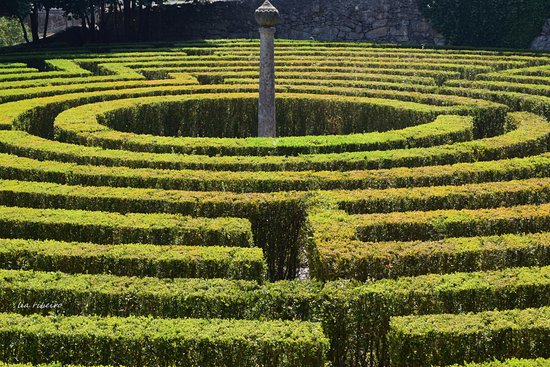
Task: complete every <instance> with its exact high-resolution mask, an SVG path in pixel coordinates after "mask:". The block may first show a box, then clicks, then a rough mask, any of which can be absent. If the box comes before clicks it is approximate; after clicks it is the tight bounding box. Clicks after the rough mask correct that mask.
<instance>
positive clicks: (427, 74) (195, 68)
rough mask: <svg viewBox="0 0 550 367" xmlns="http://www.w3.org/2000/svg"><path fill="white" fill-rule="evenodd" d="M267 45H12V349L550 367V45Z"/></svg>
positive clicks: (3, 137)
mask: <svg viewBox="0 0 550 367" xmlns="http://www.w3.org/2000/svg"><path fill="white" fill-rule="evenodd" d="M258 51H259V49H258V44H257V41H249V40H219V41H201V42H190V43H182V44H171V45H137V46H136V45H120V46H117V47H113V48H104V47H101V48H89V49H67V48H49V49H47V50H41V51H17V50H13V51H9V52H3V53H2V54H1V55H0V234H1V235H0V237H1V238H0V312H1V313H0V360H1V361H3V362H4V363H7V364H6V366H12V365H14V366H15V365H17V363H31V364H36V365H42V364H45V365H52V366H55V365H56V363H61V364H71V365H92V366H93V365H124V366H145V365H146V366H169V365H170V366H172V365H174V366H216V367H219V366H251V367H252V366H326V363H329V365H332V366H432V365H437V366H447V365H454V364H461V363H464V362H470V363H473V364H468V366H474V365H475V366H477V365H478V364H477V363H479V366H508V365H509V366H525V367H527V366H548V365H550V362H548V360H545V359H544V358H550V349H549V348H548V345H550V149H549V148H550V124H549V122H548V120H549V119H550V55H549V54H530V53H520V52H517V53H512V52H497V51H481V50H469V51H466V50H430V49H407V48H398V47H395V46H386V47H380V46H375V45H369V44H354V43H318V42H298V41H278V42H277V59H276V72H277V90H278V99H277V113H278V115H277V120H278V136H279V137H278V138H276V139H264V138H254V137H253V136H255V134H256V131H255V129H256V116H257V79H258V71H257V70H258ZM298 278H299V279H298ZM513 358H522V359H521V360H516V359H513ZM495 359H498V360H501V361H502V362H493V361H494V360H495ZM508 359H509V360H508ZM506 360H508V361H506ZM52 363H53V364H52Z"/></svg>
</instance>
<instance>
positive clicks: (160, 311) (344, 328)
mask: <svg viewBox="0 0 550 367" xmlns="http://www.w3.org/2000/svg"><path fill="white" fill-rule="evenodd" d="M0 279H1V281H0V290H1V292H0V298H3V299H4V301H2V302H0V304H1V305H2V307H3V308H2V310H3V311H17V312H23V313H35V312H52V311H53V312H55V313H59V314H99V315H124V316H126V315H129V314H132V315H154V316H158V317H214V318H216V317H223V318H254V319H255V318H261V319H298V320H316V321H319V322H321V323H322V325H323V328H324V330H325V333H326V335H327V336H328V337H329V338H330V340H331V356H332V357H331V359H332V360H337V361H339V363H340V364H342V365H363V364H365V363H367V362H371V363H372V362H373V361H375V360H376V361H379V362H383V361H385V360H386V358H387V354H386V353H387V351H386V344H385V335H386V333H387V330H388V325H389V320H390V317H391V316H395V315H408V314H432V313H444V312H452V313H460V312H466V311H483V310H491V309H494V308H501V309H502V308H507V309H511V308H516V307H520V306H521V307H540V306H545V305H548V304H550V292H549V290H550V267H548V266H547V267H543V268H512V269H504V270H499V271H492V272H478V273H455V274H448V275H435V274H432V275H427V276H420V277H414V278H400V279H397V280H382V281H377V282H371V283H366V284H365V283H356V282H349V281H338V282H329V283H327V284H326V285H325V286H324V287H323V285H322V284H320V283H316V282H308V281H294V282H287V281H284V282H277V283H266V284H265V285H259V284H258V283H256V282H247V281H229V280H219V279H217V280H215V279H214V280H198V279H174V280H168V279H164V280H163V279H154V278H143V279H137V278H126V277H115V276H110V275H66V274H62V273H43V272H28V271H9V270H3V271H0ZM41 304H46V305H48V304H50V305H59V304H61V306H56V307H53V306H52V307H50V308H48V307H46V308H40V305H41ZM21 305H23V306H25V307H23V308H22V309H21ZM26 305H28V307H27V306H26ZM35 306H36V307H35ZM368 355H370V356H371V357H370V359H368V360H367V357H366V356H368ZM373 358H374V359H373Z"/></svg>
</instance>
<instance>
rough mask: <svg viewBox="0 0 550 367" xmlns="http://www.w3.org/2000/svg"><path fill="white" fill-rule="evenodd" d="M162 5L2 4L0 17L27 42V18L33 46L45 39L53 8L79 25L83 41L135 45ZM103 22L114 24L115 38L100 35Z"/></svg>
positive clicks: (22, 0) (103, 1)
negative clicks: (17, 28) (13, 25)
mask: <svg viewBox="0 0 550 367" xmlns="http://www.w3.org/2000/svg"><path fill="white" fill-rule="evenodd" d="M162 5H163V0H2V1H0V17H7V18H14V19H18V20H19V22H20V24H21V26H22V27H23V28H22V29H23V33H24V36H25V38H26V39H27V41H28V37H27V34H26V29H25V27H24V23H25V19H26V18H27V17H29V19H30V28H31V34H32V41H33V42H34V43H39V41H40V40H41V39H44V38H46V36H47V30H48V20H49V13H50V10H51V9H54V8H56V9H62V10H63V11H64V12H65V14H66V15H68V16H71V17H72V18H75V19H79V20H80V21H81V23H82V29H83V33H82V35H83V38H84V39H88V40H92V41H95V40H107V39H109V40H112V39H115V40H123V41H139V40H143V39H145V38H146V34H147V30H148V24H149V21H148V19H149V14H150V13H151V12H152V11H153V7H154V6H162ZM40 11H44V12H45V26H44V28H43V29H42V30H39V24H38V14H39V12H40ZM107 18H108V19H109V21H111V22H113V23H114V26H113V27H111V29H116V32H115V33H117V34H108V32H107V31H102V27H101V25H102V23H103V22H105V21H106V19H107ZM40 31H42V32H40ZM40 33H42V34H40Z"/></svg>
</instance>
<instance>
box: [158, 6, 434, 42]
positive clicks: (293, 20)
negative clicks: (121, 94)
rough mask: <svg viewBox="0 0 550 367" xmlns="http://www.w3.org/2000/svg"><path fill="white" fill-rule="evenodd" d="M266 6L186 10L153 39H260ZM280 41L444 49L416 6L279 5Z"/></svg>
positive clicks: (171, 15)
mask: <svg viewBox="0 0 550 367" xmlns="http://www.w3.org/2000/svg"><path fill="white" fill-rule="evenodd" d="M262 2H263V0H241V1H230V2H227V1H226V2H214V3H211V4H204V5H196V4H195V5H181V6H179V7H173V9H170V11H167V12H159V13H156V14H153V18H152V19H151V21H152V23H153V24H154V26H153V27H151V29H152V31H153V33H152V34H151V36H152V38H153V39H169V40H170V39H172V40H175V39H201V38H250V37H254V38H257V37H258V29H257V26H256V23H255V21H254V17H253V15H254V10H255V9H256V8H257V7H258V6H259V5H260V4H261V3H262ZM272 3H273V5H275V6H276V7H277V8H278V9H279V11H280V12H281V17H282V20H281V24H280V25H279V26H278V27H277V35H276V36H277V37H279V38H290V39H317V40H324V41H344V40H345V41H375V42H392V43H394V42H399V43H415V44H423V43H425V44H438V45H440V44H443V43H444V39H443V37H442V36H441V35H439V34H438V33H437V32H436V31H434V29H433V28H432V27H431V25H430V23H429V22H428V21H427V20H426V19H425V18H424V17H423V16H422V14H420V12H419V10H418V8H417V6H416V0H362V1H357V0H273V1H272Z"/></svg>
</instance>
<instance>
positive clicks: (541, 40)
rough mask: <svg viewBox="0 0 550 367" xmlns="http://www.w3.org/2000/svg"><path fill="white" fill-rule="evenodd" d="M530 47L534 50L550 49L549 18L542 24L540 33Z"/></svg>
mask: <svg viewBox="0 0 550 367" xmlns="http://www.w3.org/2000/svg"><path fill="white" fill-rule="evenodd" d="M531 47H532V48H533V49H535V50H547V51H550V19H548V21H547V22H546V24H545V25H544V28H543V29H542V33H541V35H540V36H538V37H537V38H535V40H534V41H533V44H532V45H531Z"/></svg>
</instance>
